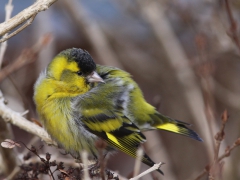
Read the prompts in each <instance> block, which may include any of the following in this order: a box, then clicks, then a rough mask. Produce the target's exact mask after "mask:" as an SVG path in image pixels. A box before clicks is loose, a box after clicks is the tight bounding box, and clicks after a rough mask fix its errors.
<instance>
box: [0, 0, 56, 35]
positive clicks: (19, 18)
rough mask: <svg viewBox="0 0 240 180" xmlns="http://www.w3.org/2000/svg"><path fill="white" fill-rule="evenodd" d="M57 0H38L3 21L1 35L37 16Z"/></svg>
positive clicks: (0, 26)
mask: <svg viewBox="0 0 240 180" xmlns="http://www.w3.org/2000/svg"><path fill="white" fill-rule="evenodd" d="M56 1H57V0H37V1H36V2H35V3H34V4H33V5H31V6H29V7H28V8H26V9H24V10H23V11H21V12H20V13H18V14H17V15H16V16H14V17H13V18H11V19H9V20H8V21H6V22H4V23H1V24H0V36H3V35H4V34H6V33H8V32H9V31H11V30H12V29H14V28H15V27H17V26H19V25H20V24H22V23H24V22H26V21H27V20H29V19H30V18H32V17H33V16H36V14H38V13H39V12H41V11H45V10H47V9H48V8H49V7H50V6H51V5H52V4H53V3H55V2H56Z"/></svg>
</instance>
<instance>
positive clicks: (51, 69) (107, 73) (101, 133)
mask: <svg viewBox="0 0 240 180" xmlns="http://www.w3.org/2000/svg"><path fill="white" fill-rule="evenodd" d="M34 100H35V103H36V106H37V111H38V113H39V116H40V119H41V121H42V122H43V125H44V127H45V129H46V130H47V131H48V133H49V134H50V135H51V136H52V138H53V139H55V140H56V141H57V142H58V143H59V144H60V146H62V147H63V148H64V149H65V150H66V151H67V152H69V153H71V154H72V155H73V156H74V157H76V158H79V155H80V152H81V151H82V150H83V149H85V150H86V151H88V153H89V154H90V155H91V156H92V157H94V158H96V159H97V158H98V150H97V148H96V147H95V141H96V140H98V139H99V138H101V139H103V140H105V141H106V142H107V144H108V147H107V148H106V150H105V152H104V153H105V154H107V153H108V152H109V151H112V150H113V149H119V150H121V151H123V152H125V153H126V154H128V155H130V156H132V157H134V158H135V157H136V150H137V149H138V147H139V146H140V145H141V144H142V143H143V142H145V141H146V138H145V136H144V135H143V134H142V131H146V130H154V129H162V130H167V131H170V132H174V133H177V134H182V135H185V136H188V137H190V138H193V139H196V140H199V141H202V140H201V138H200V137H199V136H198V135H197V134H196V133H195V132H194V131H193V130H191V129H189V128H188V125H189V124H187V123H184V122H181V121H177V120H174V119H171V118H169V117H166V116H164V115H162V114H160V113H159V112H157V111H156V109H155V108H154V107H153V106H151V105H150V104H148V103H147V102H146V101H145V99H144V97H143V95H142V92H141V90H140V88H139V87H138V85H137V84H136V83H135V82H134V81H133V80H132V78H131V76H130V74H129V73H127V72H125V71H123V70H120V69H118V68H114V67H107V66H101V65H96V64H95V63H94V61H93V59H92V57H91V56H90V54H89V53H88V52H86V51H83V50H82V49H76V48H72V49H68V50H65V51H63V52H61V53H60V54H59V55H57V56H56V57H55V58H54V59H53V61H52V62H51V63H50V64H49V66H48V68H47V69H46V70H45V71H44V72H43V73H42V74H41V75H40V77H39V78H38V80H37V82H36V84H35V93H34ZM142 162H143V163H145V164H147V165H149V166H153V165H154V162H153V161H152V160H151V159H150V158H149V157H148V156H147V154H144V156H143V158H142ZM158 171H159V172H160V173H162V171H161V170H158Z"/></svg>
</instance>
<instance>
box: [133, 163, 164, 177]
mask: <svg viewBox="0 0 240 180" xmlns="http://www.w3.org/2000/svg"><path fill="white" fill-rule="evenodd" d="M163 164H164V163H162V162H160V163H158V164H154V165H153V166H152V167H151V168H149V169H148V170H146V171H144V172H142V173H141V174H139V175H138V176H136V177H133V178H131V179H130V180H137V179H139V178H141V177H143V176H145V175H147V174H149V173H151V172H153V171H155V170H158V169H159V168H160V167H161V166H162V165H163Z"/></svg>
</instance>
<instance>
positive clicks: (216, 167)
mask: <svg viewBox="0 0 240 180" xmlns="http://www.w3.org/2000/svg"><path fill="white" fill-rule="evenodd" d="M227 121H228V113H227V110H225V111H224V112H223V114H222V126H221V129H220V131H219V132H218V133H217V134H216V135H215V140H216V145H215V151H214V160H213V164H212V165H211V168H210V170H209V179H214V178H215V176H216V175H218V174H219V170H220V164H219V162H220V161H219V158H218V156H219V149H220V145H221V142H222V140H223V139H224V136H225V133H224V128H225V125H226V123H227Z"/></svg>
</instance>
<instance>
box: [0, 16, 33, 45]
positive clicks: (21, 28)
mask: <svg viewBox="0 0 240 180" xmlns="http://www.w3.org/2000/svg"><path fill="white" fill-rule="evenodd" d="M36 15H37V14H34V15H33V16H32V17H31V18H29V19H28V20H27V22H26V23H25V24H23V25H22V26H21V27H20V28H18V29H17V30H16V31H14V32H12V33H11V34H9V35H7V34H5V35H4V36H3V38H2V39H0V43H2V42H4V41H6V40H8V39H10V38H11V37H13V36H15V35H16V34H18V33H19V32H21V31H22V30H23V29H25V28H26V27H28V26H30V25H31V24H32V22H33V20H34V19H35V17H36Z"/></svg>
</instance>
